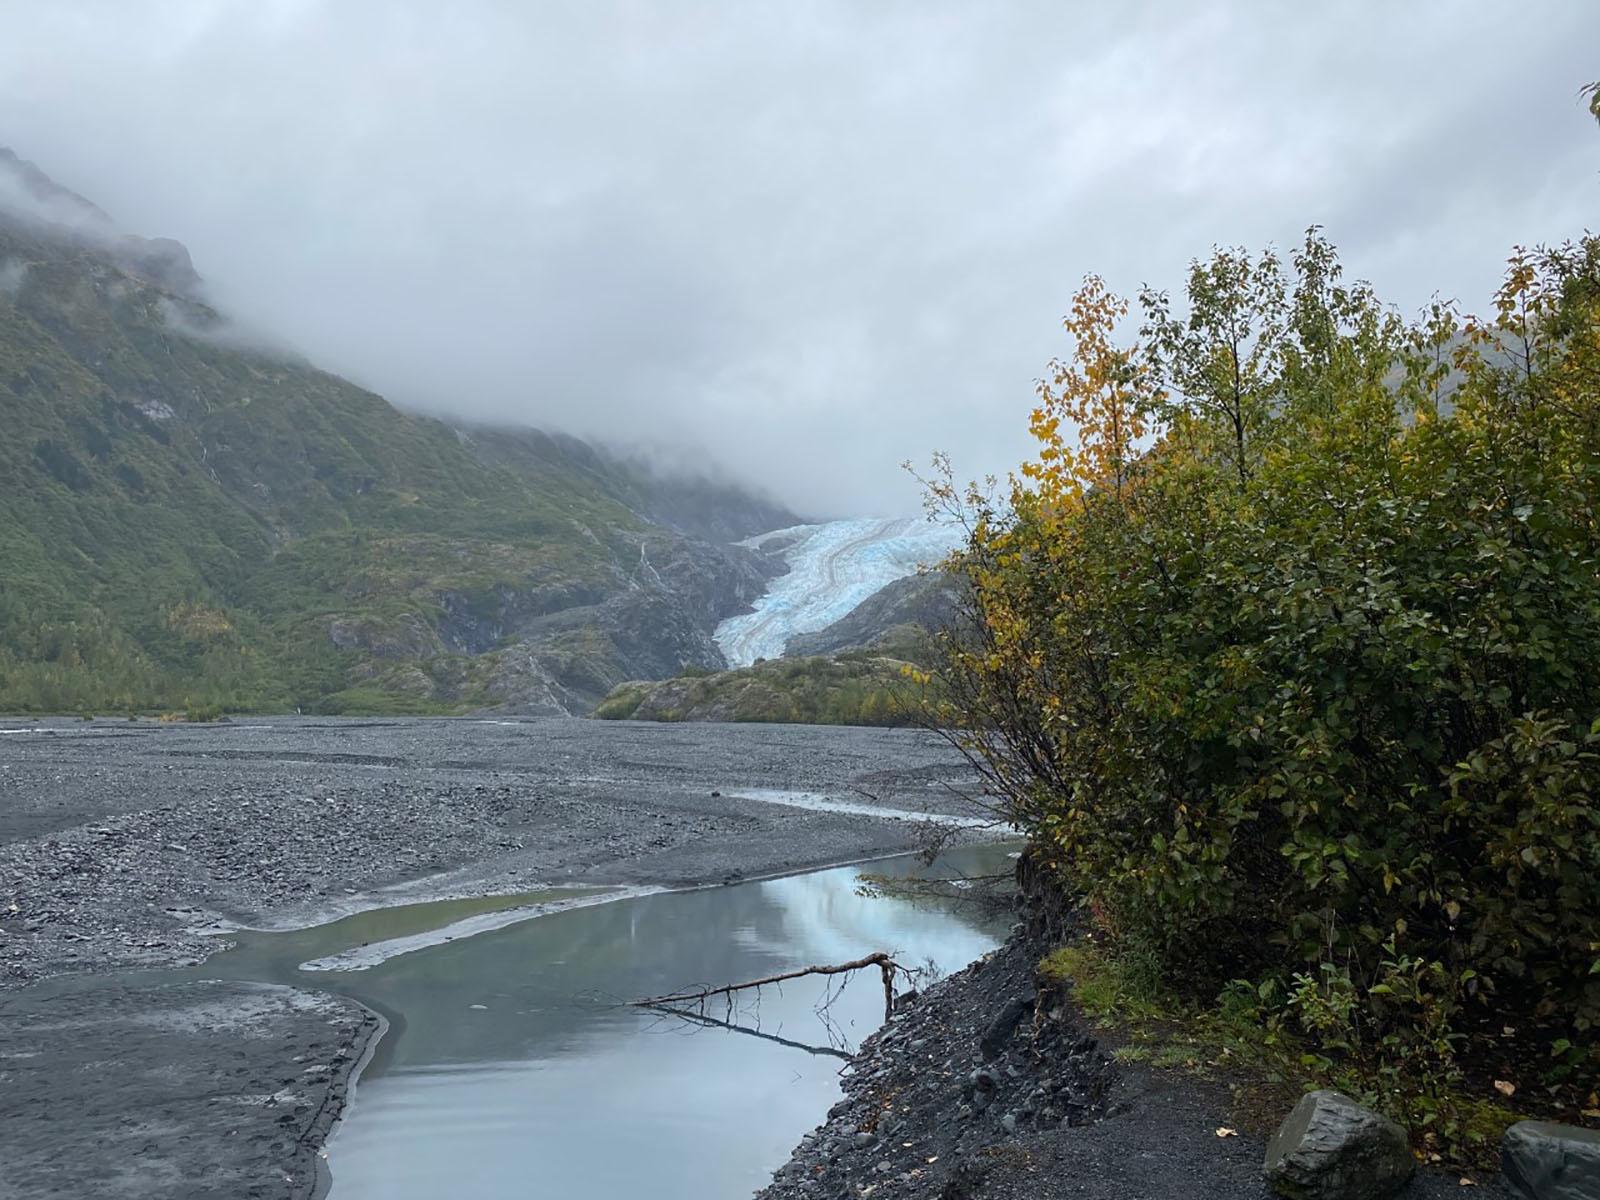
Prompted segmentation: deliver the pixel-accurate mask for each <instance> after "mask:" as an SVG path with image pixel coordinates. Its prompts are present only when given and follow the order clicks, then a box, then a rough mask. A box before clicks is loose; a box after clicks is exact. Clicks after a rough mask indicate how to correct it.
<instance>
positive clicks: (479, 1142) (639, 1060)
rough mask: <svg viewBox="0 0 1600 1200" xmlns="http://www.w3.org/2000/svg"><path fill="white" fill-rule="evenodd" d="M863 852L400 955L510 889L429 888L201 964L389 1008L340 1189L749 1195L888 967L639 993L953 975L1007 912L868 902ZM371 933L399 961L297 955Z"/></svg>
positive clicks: (978, 855)
mask: <svg viewBox="0 0 1600 1200" xmlns="http://www.w3.org/2000/svg"><path fill="white" fill-rule="evenodd" d="M1008 865H1009V864H1008V860H1007V858H1006V850H1005V848H1003V847H996V846H986V847H969V848H966V849H962V850H957V851H953V852H952V853H951V854H949V855H947V856H946V857H945V858H944V859H941V861H940V863H939V865H938V867H937V868H936V870H935V871H934V872H933V873H934V874H936V875H937V874H943V873H950V874H977V873H984V872H993V871H997V870H1004V869H1007V867H1008ZM864 869H866V868H862V869H858V868H850V867H846V868H836V869H832V870H826V871H818V872H814V873H811V874H805V875H796V876H790V877H786V878H780V879H772V880H766V881H761V882H754V883H747V884H741V885H738V886H733V887H717V888H707V889H701V890H695V891H686V892H662V893H657V894H653V895H644V896H634V897H630V898H624V899H618V900H615V901H612V902H609V903H599V904H591V905H590V906H587V907H580V908H575V909H571V910H568V911H558V912H554V913H552V914H550V915H546V916H542V917H538V918H536V919H532V920H526V921H522V922H520V923H516V924H511V925H508V926H505V927H502V928H497V929H489V930H488V931H486V932H481V933H477V934H475V935H472V936H457V937H455V938H454V939H453V940H448V941H445V940H442V937H443V936H446V935H448V934H449V933H450V930H449V929H447V930H445V933H444V935H440V937H439V938H436V939H435V941H436V944H433V945H431V946H426V947H425V948H422V949H413V950H411V951H410V952H407V953H402V954H398V955H396V956H394V957H388V958H384V957H383V946H382V944H381V943H382V942H383V941H384V940H385V939H391V938H401V937H411V938H413V939H414V935H415V933H416V931H417V930H419V929H425V928H428V927H430V926H433V927H437V926H438V925H440V924H442V923H444V922H450V921H456V920H458V919H461V918H467V919H468V923H467V924H466V925H461V926H452V928H453V929H457V930H462V929H470V928H471V921H472V920H478V921H482V920H483V919H484V915H483V914H482V913H481V912H479V911H478V910H481V909H484V908H492V907H493V905H492V904H486V903H478V904H475V905H466V906H463V905H462V904H461V903H460V902H454V904H455V907H453V908H452V907H436V906H427V905H424V906H414V907H413V908H410V909H407V910H404V911H401V912H396V911H388V912H378V913H369V914H363V915H362V916H359V917H355V918H350V919H347V920H345V921H342V922H338V923H335V924H333V925H328V926H322V927H318V928H316V929H310V930H299V931H295V932H293V933H283V934H246V935H243V936H242V937H241V939H240V946H239V948H238V949H237V950H235V951H232V952H229V953H227V954H223V955H220V956H217V957H216V958H213V959H212V960H211V961H210V962H209V963H208V964H207V966H206V967H205V968H201V972H203V973H205V974H210V975H217V974H221V975H225V976H227V977H231V978H259V979H264V980H268V981H274V982H295V983H299V984H300V985H302V986H308V985H309V986H321V987H326V988H329V989H331V990H334V991H338V992H342V993H345V994H347V995H350V996H353V997H355V998H356V999H358V1000H361V1001H362V1002H364V1003H366V1004H368V1005H369V1006H371V1007H373V1008H375V1009H377V1010H378V1011H380V1012H382V1013H384V1014H385V1015H386V1016H387V1017H388V1018H389V1020H390V1023H391V1027H390V1030H389V1032H388V1034H387V1035H386V1036H385V1037H384V1039H383V1040H382V1042H381V1043H380V1044H379V1047H378V1051H377V1053H376V1054H375V1056H374V1058H373V1061H372V1063H371V1064H370V1065H369V1066H368V1067H367V1068H366V1070H365V1072H364V1074H363V1075H362V1077H361V1081H360V1084H359V1086H358V1088H357V1091H356V1096H355V1101H354V1104H353V1105H352V1107H351V1109H350V1110H349V1112H348V1114H347V1117H346V1120H345V1122H344V1123H343V1125H342V1126H341V1128H340V1129H339V1131H338V1133H337V1135H336V1136H335V1138H334V1140H333V1142H332V1144H331V1146H330V1166H331V1170H332V1176H333V1187H332V1198H333V1200H379V1198H382V1200H410V1198H413V1197H414V1198H417V1200H421V1198H423V1197H427V1198H429V1200H432V1198H435V1197H440V1196H450V1197H452V1198H457V1197H459V1198H462V1200H473V1198H480V1197H481V1198H485V1200H487V1198H489V1197H494V1198H495V1200H503V1198H505V1197H512V1196H515V1197H530V1198H531V1197H545V1196H548V1197H563V1198H564V1197H575V1196H582V1197H585V1198H586V1200H608V1198H617V1200H622V1198H624V1197H626V1198H629V1200H632V1198H634V1197H639V1196H646V1195H648V1196H651V1197H658V1198H661V1200H674V1198H678V1197H682V1198H684V1200H688V1198H689V1197H694V1198H697V1200H706V1198H716V1197H729V1198H732V1197H745V1196H748V1195H750V1194H751V1192H753V1191H754V1190H755V1189H757V1188H758V1187H760V1186H761V1185H763V1184H764V1183H765V1182H766V1180H767V1178H768V1177H769V1176H770V1173H771V1172H772V1171H773V1170H774V1169H775V1168H776V1167H778V1166H779V1165H781V1164H782V1163H783V1162H784V1161H785V1159H786V1158H787V1156H788V1153H789V1151H790V1149H791V1148H792V1147H793V1145H794V1143H795V1142H796V1141H797V1140H798V1139H799V1137H800V1136H801V1135H802V1134H803V1133H804V1132H805V1131H806V1130H808V1129H810V1128H811V1127H812V1126H814V1125H815V1124H816V1123H817V1122H818V1121H820V1120H821V1118H822V1117H823V1115H824V1113H825V1112H826V1111H827V1109H828V1107H829V1106H830V1105H831V1104H832V1103H833V1102H834V1100H835V1099H837V1098H838V1095H839V1084H838V1072H839V1070H840V1069H841V1068H842V1067H843V1066H844V1065H845V1063H844V1060H843V1055H844V1054H846V1053H848V1051H849V1050H851V1049H852V1048H854V1047H855V1046H856V1045H857V1044H859V1042H860V1040H861V1039H862V1038H863V1037H865V1036H866V1035H867V1034H869V1033H870V1032H872V1031H873V1030H874V1029H876V1028H877V1027H878V1025H879V1023H881V1021H882V1018H883V993H882V989H881V983H880V980H879V977H878V975H877V973H876V972H875V971H870V972H864V973H860V974H858V975H856V976H854V977H852V978H851V980H850V982H848V983H846V984H845V986H844V987H843V988H842V989H840V988H839V987H837V986H834V987H832V988H830V987H828V986H827V985H826V984H825V983H824V982H823V981H822V980H820V979H815V978H810V979H802V980H797V981H794V982H791V983H788V984H785V985H784V986H783V987H782V988H781V989H779V988H771V987H769V988H765V989H763V990H762V992H761V994H760V997H759V1000H755V999H750V1000H746V1001H744V1002H742V1003H740V1004H738V1005H737V1006H735V1007H734V1008H733V1009H732V1010H731V1011H730V1010H729V1009H728V1008H727V1007H726V1006H723V1005H716V1006H713V1007H712V1008H710V1009H708V1010H707V1015H708V1016H710V1017H712V1018H715V1019H717V1020H728V1019H730V1018H731V1022H732V1024H734V1025H736V1026H739V1027H740V1028H738V1029H728V1028H724V1027H721V1026H717V1025H707V1024H702V1023H695V1022H690V1021H685V1020H680V1019H677V1018H674V1017H670V1016H664V1015H662V1014H659V1013H655V1012H650V1011H645V1010H640V1009H637V1008H633V1007H630V1006H628V1005H626V1004H624V1003H623V1002H624V1001H627V1000H630V999H633V998H637V997H640V996H647V995H655V994H659V993H662V992H666V991H670V990H673V989H677V988H680V987H683V986H685V985H689V984H696V983H726V982H732V981H736V980H743V979H749V978H755V977H759V976H765V975H769V974H773V973H777V972H779V971H783V970H787V969H792V968H794V967H797V966H803V965H807V964H812V963H832V962H840V961H846V960H849V959H852V958H856V957H859V956H861V955H863V954H865V953H868V952H870V951H873V950H880V949H881V950H888V951H890V952H892V953H894V954H895V955H896V957H897V958H898V959H899V960H900V961H901V962H903V963H906V964H910V965H916V966H923V965H926V964H932V965H933V969H934V971H936V972H948V971H950V970H954V969H957V968H960V967H961V966H964V965H965V964H966V963H968V962H970V961H971V960H973V959H974V958H977V957H978V956H980V955H982V954H983V953H985V952H987V951H988V950H990V949H991V948H993V947H994V946H995V945H996V944H997V942H998V939H999V938H1000V937H1001V936H1002V935H1003V934H1004V930H1005V926H1006V925H1007V924H1008V923H1009V917H1007V916H1005V915H1004V914H1001V915H999V916H995V915H993V914H989V915H984V914H983V913H982V912H981V911H979V910H977V909H976V907H975V906H974V905H972V904H970V903H956V902H954V901H951V900H926V899H924V900H919V901H916V902H913V901H911V900H909V899H905V898H898V897H896V898H890V897H884V896H864V895H862V894H859V890H858V889H859V883H860V877H861V873H862V870H864ZM870 870H872V871H874V872H882V873H891V874H907V873H911V872H913V871H915V870H916V864H915V860H909V859H907V860H894V861H891V862H889V863H885V864H876V865H874V866H873V867H872V868H870ZM565 898H570V894H567V895H565V896H563V895H562V894H558V893H545V894H539V895H535V896H529V897H523V898H520V899H521V900H523V901H527V902H545V903H548V902H551V901H560V900H562V899H565ZM591 898H592V897H591ZM501 903H502V904H503V903H505V902H501ZM490 923H491V924H492V921H491V922H490ZM362 943H367V945H366V949H365V955H366V958H365V960H362V961H371V960H381V961H377V962H376V964H375V965H371V966H368V967H366V968H365V969H358V970H349V969H344V970H322V971H317V972H315V973H312V972H308V971H305V970H301V969H299V968H298V966H297V964H299V963H303V962H307V961H310V960H316V959H319V958H322V959H325V958H328V957H330V956H333V955H337V954H338V953H339V952H341V951H345V950H348V949H349V948H351V947H352V946H357V945H361V944H362ZM397 944H404V945H409V944H411V943H410V942H406V943H397ZM335 965H337V963H336V964H335ZM346 965H348V964H346ZM825 1002H826V1003H825Z"/></svg>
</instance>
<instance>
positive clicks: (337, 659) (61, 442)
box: [0, 221, 709, 712]
mask: <svg viewBox="0 0 1600 1200" xmlns="http://www.w3.org/2000/svg"><path fill="white" fill-rule="evenodd" d="M0 266H4V267H5V268H6V269H5V272H4V275H3V278H4V280H5V286H4V287H3V288H0V414H3V415H4V417H5V421H6V437H5V438H3V439H0V564H3V574H0V711H34V712H57V711H83V710H97V711H120V710H141V711H160V710H183V709H188V708H194V709H196V710H199V709H203V708H207V707H215V708H218V709H224V710H237V709H279V710H281V709H290V708H296V707H303V708H305V709H307V710H311V711H330V712H337V711H369V712H370V711H393V712H402V711H403V712H436V711H454V710H459V709H461V708H463V707H468V706H473V705H481V704H486V703H491V702H496V701H502V700H506V699H508V696H507V695H506V694H505V692H506V690H507V689H508V688H513V687H514V686H515V687H522V688H523V690H524V691H540V690H541V689H544V690H545V691H548V688H547V686H546V685H547V684H548V682H549V680H548V678H547V677H549V676H552V674H553V673H556V672H559V670H560V669H561V668H562V664H563V663H565V662H568V661H569V660H570V661H571V662H575V663H579V665H580V666H581V668H582V670H583V671H584V672H585V673H586V674H585V675H584V679H585V680H586V681H587V682H583V683H578V684H573V685H572V686H573V687H574V688H576V689H577V690H578V691H579V692H582V691H583V689H584V688H588V689H589V690H590V691H591V694H596V695H597V694H603V692H604V691H605V690H606V689H607V688H608V687H609V686H610V685H611V684H612V683H614V682H615V681H616V680H618V679H622V678H627V676H628V674H629V673H630V672H634V673H636V672H637V671H638V669H639V668H638V667H637V666H632V667H630V666H628V665H626V663H627V659H626V657H625V656H624V655H623V654H622V652H621V651H620V650H619V649H618V647H617V646H616V645H615V644H614V643H608V644H605V645H599V646H595V645H585V646H583V647H581V648H580V647H579V645H578V642H579V641H581V640H582V639H581V638H579V637H578V635H577V634H575V633H571V632H568V631H562V632H560V633H559V634H552V635H551V638H550V639H549V641H550V645H549V647H548V652H547V651H546V648H545V647H543V646H542V645H541V648H540V649H539V651H538V653H537V654H533V655H530V654H523V655H521V656H520V657H517V656H513V658H511V659H504V656H501V655H500V649H501V645H502V641H503V639H505V638H506V637H507V636H508V635H509V634H510V633H511V632H513V628H512V627H513V626H520V625H522V624H527V623H530V622H535V621H537V620H539V619H541V618H542V617H544V616H546V615H548V614H550V613H555V612H559V611H563V610H568V609H573V608H577V607H582V606H590V605H596V604H599V603H601V602H603V601H604V600H606V599H607V598H608V597H611V596H615V595H619V594H622V593H625V592H629V591H630V589H634V590H636V588H635V585H634V584H633V582H632V577H633V575H634V573H635V572H637V571H638V570H639V569H640V567H639V564H640V560H641V547H642V545H643V544H644V539H645V538H646V537H647V536H648V537H649V538H651V539H653V541H652V542H651V546H652V554H654V555H656V556H658V557H659V556H662V555H669V554H671V553H673V552H674V547H676V546H677V545H679V544H680V543H681V541H682V539H680V538H679V537H678V535H677V534H675V533H673V532H671V531H669V530H665V529H662V528H659V527H656V526H651V525H649V524H648V522H647V521H646V520H645V519H644V518H642V517H641V516H640V515H638V513H637V512H636V511H634V510H633V509H630V508H629V507H628V505H627V503H625V502H624V501H623V500H622V499H619V498H618V497H619V496H622V497H627V498H628V499H635V498H639V497H643V500H641V502H643V501H644V500H651V499H652V497H651V495H650V494H648V488H647V487H646V486H645V485H644V484H642V483H641V482H640V479H641V477H639V476H637V475H634V476H629V475H628V474H627V472H626V471H625V470H624V469H623V468H621V467H619V466H618V465H617V464H615V463H611V462H610V461H609V460H603V459H601V458H599V457H598V456H597V455H596V454H595V452H593V451H592V450H590V449H589V448H588V447H585V446H583V445H582V444H581V443H576V442H571V441H570V440H568V441H566V442H563V441H561V440H558V439H552V438H546V437H544V436H543V435H537V434H533V433H531V432H530V433H529V434H528V435H526V436H525V437H522V438H521V439H520V440H518V439H517V438H516V437H512V436H508V437H505V438H500V439H498V440H497V444H496V446H495V454H494V455H490V454H488V453H486V452H484V451H483V448H481V447H479V446H476V445H475V444H474V443H473V441H472V437H471V435H469V434H463V433H461V432H459V431H457V430H455V429H453V428H451V427H449V426H447V425H445V424H443V423H441V422H439V421H435V420H430V419H427V418H423V417H418V416H413V415H408V414H405V413H402V412H399V411H397V410H396V409H394V408H393V407H391V406H390V405H389V404H388V403H386V402H385V401H384V400H383V399H382V398H381V397H379V396H376V395H373V394H372V393H370V392H367V391H364V390H363V389H361V388H359V387H356V386H354V385H352V384H350V383H348V382H346V381H344V380H342V379H339V378H337V377H335V376H332V375H328V374H326V373H323V372H320V371H317V370H315V369H313V368H311V367H309V366H306V365H304V364H301V363H298V362H295V361H292V360H290V359H287V358H285V357H284V356H282V355H280V354H276V353H268V352H265V351H262V350H259V349H253V348H250V347H248V346H245V345H243V344H241V343H239V342H238V341H237V340H234V339H232V338H231V337H230V336H229V334H228V332H227V330H226V328H225V327H224V326H223V324H222V322H221V321H220V319H219V318H218V317H217V316H216V314H215V313H213V312H211V311H210V310H209V309H208V308H206V307H205V306H204V305H203V304H200V303H198V302H196V301H194V300H192V299H189V298H186V297H183V296H180V295H174V294H172V293H170V292H168V291H165V290H163V288H162V287H160V286H157V285H156V284H153V283H151V282H149V281H147V280H145V279H142V278H140V277H138V276H137V275H135V274H131V273H130V272H129V270H128V269H126V268H125V267H124V266H123V265H120V264H118V263H117V262H114V261H112V260H111V259H110V258H108V257H106V256H104V255H102V254H100V253H98V252H97V251H95V250H94V249H92V248H89V247H86V246H83V245H79V244H76V243H73V242H71V241H68V240H64V239H63V238H62V237H61V236H59V235H57V234H49V233H47V232H46V233H41V232H39V231H37V230H33V229H31V228H30V227H27V226H24V225H20V224H8V223H6V222H4V221H0ZM684 495H686V496H687V497H688V499H686V500H685V499H679V498H677V497H674V496H668V500H670V501H671V502H673V503H676V504H678V505H679V506H680V507H685V506H688V505H689V504H691V503H692V501H693V499H694V495H695V493H694V492H693V491H692V490H686V491H685V493H684ZM663 570H665V568H663ZM683 574H684V575H685V576H690V575H693V574H694V573H693V572H691V571H689V570H687V569H685V570H684V571H683ZM658 590H659V589H658ZM683 590H684V591H685V592H688V591H692V588H685V589H683ZM692 602H693V603H697V604H701V605H702V606H704V605H705V603H706V601H705V600H704V599H703V598H696V599H693V600H692ZM697 611H698V610H697ZM707 619H709V618H707ZM575 639H577V640H575ZM680 640H681V639H680ZM580 649H581V650H582V653H581V654H580V652H579V651H580ZM692 652H693V648H692V647H691V648H689V649H687V650H685V651H684V653H685V654H691V653H692ZM663 653H666V652H665V651H663ZM580 660H581V662H580ZM673 665H674V666H676V662H675V663H674V664H673ZM519 672H520V674H519ZM530 680H531V682H529V681H530ZM519 681H520V682H519ZM557 686H565V685H557ZM510 698H514V697H510ZM558 699H560V698H559V697H558ZM552 703H555V701H552Z"/></svg>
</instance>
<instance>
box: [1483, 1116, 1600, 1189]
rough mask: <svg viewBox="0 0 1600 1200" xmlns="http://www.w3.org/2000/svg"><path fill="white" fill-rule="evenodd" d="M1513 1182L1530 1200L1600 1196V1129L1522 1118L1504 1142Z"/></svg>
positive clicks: (1504, 1163) (1503, 1161)
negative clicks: (1523, 1119)
mask: <svg viewBox="0 0 1600 1200" xmlns="http://www.w3.org/2000/svg"><path fill="white" fill-rule="evenodd" d="M1500 1167H1501V1170H1503V1171H1504V1172H1505V1175H1506V1179H1507V1181H1509V1182H1510V1184H1511V1186H1512V1187H1514V1188H1516V1189H1517V1191H1518V1192H1520V1193H1521V1194H1522V1195H1524V1196H1527V1197H1528V1200H1595V1198H1596V1197H1600V1130H1594V1129H1580V1128H1578V1127H1577V1126H1575V1125H1557V1124H1555V1123H1553V1122H1550V1121H1518V1122H1517V1123H1516V1124H1515V1125H1513V1126H1512V1127H1511V1128H1510V1129H1508V1130H1506V1136H1505V1140H1504V1141H1503V1142H1502V1143H1501V1144H1500Z"/></svg>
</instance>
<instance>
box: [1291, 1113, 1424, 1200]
mask: <svg viewBox="0 0 1600 1200" xmlns="http://www.w3.org/2000/svg"><path fill="white" fill-rule="evenodd" d="M1265 1169H1266V1176H1267V1182H1268V1183H1269V1184H1271V1185H1272V1189H1273V1190H1274V1191H1275V1192H1277V1193H1278V1194H1279V1195H1280V1196H1287V1197H1290V1200H1384V1198H1386V1197H1388V1196H1392V1195H1394V1194H1395V1193H1396V1192H1398V1191H1399V1190H1400V1188H1401V1187H1403V1186H1404V1185H1405V1183H1406V1182H1407V1180H1409V1179H1410V1178H1411V1174H1412V1172H1413V1171H1414V1170H1415V1169H1416V1162H1415V1160H1414V1159H1413V1158H1412V1157H1411V1148H1410V1145H1409V1143H1408V1140H1407V1138H1406V1133H1405V1130H1403V1129H1401V1128H1400V1126H1398V1125H1396V1124H1395V1123H1394V1122H1393V1121H1391V1120H1389V1119H1388V1118H1387V1117H1384V1116H1380V1115H1379V1114H1377V1113H1375V1112H1373V1111H1372V1110H1371V1109H1368V1108H1363V1107H1362V1106H1361V1105H1359V1104H1357V1103H1356V1102H1355V1101H1354V1100H1352V1099H1350V1097H1348V1096H1345V1095H1341V1094H1340V1093H1339V1092H1333V1091H1316V1092H1309V1093H1307V1094H1306V1095H1305V1096H1302V1097H1301V1099H1300V1103H1298V1104H1296V1105H1295V1106H1294V1111H1293V1112H1291V1113H1290V1114H1289V1116H1288V1118H1287V1119H1286V1120H1285V1121H1284V1123H1283V1125H1282V1126H1281V1127H1280V1128H1279V1129H1278V1132H1277V1134H1276V1135H1275V1136H1274V1137H1273V1139H1272V1141H1271V1142H1270V1143H1269V1144H1268V1146H1267V1160H1266V1168H1265Z"/></svg>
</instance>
